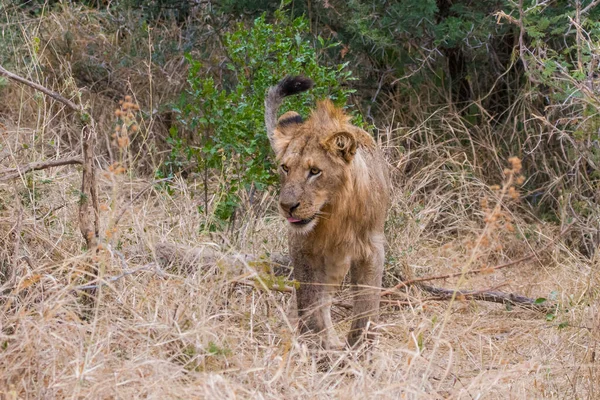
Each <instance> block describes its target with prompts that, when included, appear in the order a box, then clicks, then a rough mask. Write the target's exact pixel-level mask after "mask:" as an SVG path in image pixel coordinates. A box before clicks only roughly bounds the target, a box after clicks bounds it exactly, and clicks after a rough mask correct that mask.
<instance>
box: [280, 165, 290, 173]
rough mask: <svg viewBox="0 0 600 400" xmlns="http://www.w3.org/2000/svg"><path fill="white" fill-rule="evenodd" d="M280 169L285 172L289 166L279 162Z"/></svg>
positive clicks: (288, 169)
mask: <svg viewBox="0 0 600 400" xmlns="http://www.w3.org/2000/svg"><path fill="white" fill-rule="evenodd" d="M281 169H282V170H283V172H285V173H286V174H287V173H288V172H289V171H290V168H289V167H288V166H287V165H285V164H281Z"/></svg>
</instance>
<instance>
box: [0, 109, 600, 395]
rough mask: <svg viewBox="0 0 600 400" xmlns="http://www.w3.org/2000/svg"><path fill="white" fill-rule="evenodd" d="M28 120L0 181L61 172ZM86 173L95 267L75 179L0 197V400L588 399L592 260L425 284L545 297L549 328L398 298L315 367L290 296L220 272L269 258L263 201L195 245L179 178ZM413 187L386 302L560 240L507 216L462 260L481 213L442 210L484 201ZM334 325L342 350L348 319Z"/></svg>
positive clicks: (544, 258)
mask: <svg viewBox="0 0 600 400" xmlns="http://www.w3.org/2000/svg"><path fill="white" fill-rule="evenodd" d="M34 115H35V114H34ZM39 121H42V122H39ZM39 121H38V122H36V120H35V119H33V120H29V121H23V122H20V121H19V120H18V119H8V118H7V119H4V120H3V121H2V125H0V146H1V147H0V152H1V153H2V156H1V157H0V170H2V169H6V168H11V167H15V166H16V165H23V164H24V163H27V162H32V161H38V160H41V159H47V158H50V157H57V156H61V157H64V156H68V154H64V153H60V154H59V152H61V151H63V150H59V149H64V146H59V145H58V144H57V143H56V141H59V139H60V138H61V137H64V135H63V136H61V132H59V131H58V130H57V129H59V128H54V129H55V130H53V131H52V130H50V131H43V130H42V131H41V130H40V128H39V127H40V126H47V125H44V124H45V122H47V121H46V120H44V118H43V117H40V119H39ZM41 138H43V140H42V139H41ZM49 139H51V140H54V141H55V142H54V143H55V145H54V146H52V145H48V143H49ZM98 165H99V166H100V167H101V168H102V169H103V170H104V171H105V172H103V173H101V174H100V181H99V185H100V189H101V190H100V192H101V203H102V207H101V215H100V220H101V223H102V229H101V231H102V237H103V247H102V250H101V251H100V252H99V254H98V255H97V256H96V257H95V258H91V257H90V256H89V255H88V254H87V253H86V252H85V250H84V249H83V247H84V244H85V242H84V241H83V239H82V237H81V234H80V233H79V230H78V229H79V228H78V223H77V206H78V200H79V197H78V193H79V187H80V175H81V173H80V169H79V167H73V166H66V167H59V168H53V169H47V170H44V171H38V172H33V173H30V174H28V175H26V176H22V177H21V178H19V179H15V180H11V181H1V182H0V243H1V244H0V252H1V253H0V268H2V272H3V274H5V276H6V275H7V274H10V275H12V279H10V280H9V281H5V282H4V283H3V285H2V286H1V287H0V290H1V297H0V398H2V399H21V398H22V399H33V398H94V399H96V398H123V399H130V398H155V399H165V398H211V399H222V398H286V399H288V398H289V399H294V398H341V399H351V398H357V397H359V396H360V397H362V398H377V399H385V398H401V399H402V398H419V399H441V398H451V399H532V398H561V399H562V398H568V399H572V398H580V399H594V398H598V397H599V396H600V372H598V369H597V368H598V367H597V360H596V357H597V356H596V345H597V343H598V340H599V339H600V337H599V335H598V328H599V323H600V320H599V318H600V317H599V313H598V311H599V310H598V308H599V303H598V283H599V282H598V281H599V279H598V274H597V273H596V271H597V269H598V267H599V261H598V259H597V258H596V259H595V260H591V261H590V260H588V259H584V258H582V257H580V256H579V255H578V254H577V253H575V252H573V251H571V250H569V248H567V247H566V246H565V245H563V244H562V242H561V241H558V242H557V244H556V245H554V246H552V247H551V249H550V250H549V251H546V252H543V253H540V254H539V255H538V256H537V257H535V258H534V259H533V260H531V261H529V262H527V263H522V264H518V265H515V266H513V267H510V268H507V269H503V270H501V271H497V272H494V273H489V274H486V275H476V276H474V277H471V278H468V279H467V278H463V279H458V278H455V279H448V280H443V281H437V282H436V284H439V285H442V286H445V287H457V286H458V285H460V287H461V288H475V289H496V290H503V291H507V292H514V293H519V294H522V295H526V296H530V297H532V298H539V297H544V298H547V299H548V301H552V302H555V303H556V304H557V305H558V309H557V310H556V312H555V313H553V314H550V315H546V314H544V313H540V312H536V311H531V310H525V309H519V308H516V307H515V308H510V307H506V306H503V305H500V304H492V303H483V302H475V301H465V300H460V299H457V300H455V301H452V302H450V301H438V300H436V299H435V298H432V296H431V295H429V294H427V293H425V292H421V291H419V290H417V289H415V288H412V289H411V290H410V291H409V292H408V293H400V294H399V295H398V296H399V297H398V298H399V299H401V300H402V301H401V302H397V303H392V304H389V305H387V306H386V307H385V308H384V309H383V311H382V317H381V320H380V323H379V332H380V335H379V338H378V340H377V343H376V346H375V347H374V348H373V349H372V350H371V351H370V352H367V353H359V352H350V351H342V352H329V353H325V352H320V351H316V350H311V349H309V348H307V346H306V343H305V342H303V341H302V340H298V337H297V336H296V335H295V333H294V315H293V314H294V307H293V302H294V300H293V295H292V294H291V293H287V292H280V291H275V290H264V289H261V284H260V283H259V284H254V283H255V282H256V281H257V280H260V279H257V276H258V277H262V280H263V282H264V281H265V279H267V278H265V275H264V273H263V272H262V265H261V263H256V262H254V263H244V262H240V261H238V262H233V261H232V257H231V256H235V255H238V254H250V255H254V256H257V257H261V256H265V255H267V254H269V253H271V252H284V251H285V231H284V226H283V223H282V221H281V220H280V219H279V218H278V217H277V216H276V213H275V212H274V211H273V209H274V207H272V204H271V202H272V197H271V195H269V194H265V195H264V197H262V198H261V200H260V202H259V204H257V205H255V210H254V211H253V212H252V213H247V215H246V216H245V217H244V218H242V219H238V222H237V224H238V225H237V226H236V228H235V229H234V230H233V231H230V232H227V233H225V234H213V235H201V234H199V232H200V226H201V224H203V223H206V222H207V221H206V217H205V216H203V215H201V214H199V213H198V211H197V206H198V205H199V202H200V200H199V199H200V198H201V197H202V196H201V194H202V193H203V189H202V187H201V185H200V183H197V182H195V181H194V179H193V177H192V178H190V179H188V180H187V181H182V180H177V179H175V180H173V181H172V182H171V189H172V194H167V192H166V191H165V190H161V189H160V185H156V184H154V185H153V183H152V181H151V180H149V179H145V178H137V177H135V176H136V174H135V173H133V172H131V173H125V174H117V175H115V174H112V173H109V172H108V171H107V170H106V163H103V162H102V160H100V161H99V164H98ZM436 174H438V175H437V178H435V179H436V181H444V179H449V178H450V177H452V179H454V180H456V182H458V184H453V185H451V186H449V187H448V189H447V190H446V192H444V191H439V192H438V193H434V195H432V196H429V197H419V196H417V195H416V194H415V193H416V192H417V190H415V188H418V187H420V186H425V185H426V183H425V182H426V181H427V180H429V182H430V181H432V179H433V177H434V176H436ZM439 174H442V175H439ZM396 175H397V174H396ZM414 179H415V180H414V181H412V182H406V181H402V178H401V177H398V176H396V179H395V182H396V187H395V194H394V206H393V209H392V211H391V213H390V221H389V223H388V228H387V231H388V232H387V236H388V241H389V251H388V263H387V266H386V270H387V272H386V277H385V284H386V286H388V287H389V286H391V285H393V284H396V283H397V282H398V280H399V277H400V275H401V274H404V275H405V276H406V275H407V274H409V275H413V276H415V277H421V276H434V275H440V274H444V273H449V272H459V271H461V270H466V269H473V268H479V267H481V266H484V265H490V266H491V265H495V264H497V263H501V262H506V261H510V260H512V259H516V258H518V257H520V256H523V255H525V254H528V253H530V252H531V251H532V250H535V249H540V248H542V247H543V246H544V245H545V244H547V243H549V242H550V241H551V240H552V239H553V238H554V237H555V236H556V235H557V234H558V232H559V231H560V229H559V228H558V227H556V226H553V225H550V224H544V223H541V222H537V221H535V220H534V219H533V218H530V217H527V218H525V217H520V216H519V214H518V212H517V211H515V213H514V214H512V216H511V219H512V224H513V225H514V231H513V230H510V231H509V230H507V229H506V227H505V226H495V227H492V232H491V233H490V234H489V235H488V236H489V240H486V242H487V241H489V243H483V244H482V243H480V245H479V246H478V245H477V242H478V240H479V239H481V238H482V237H483V236H484V230H485V229H489V228H490V226H489V223H488V224H487V228H486V224H485V223H484V222H483V219H484V217H485V210H483V208H482V209H480V211H479V212H476V213H471V214H468V213H463V214H460V213H456V214H455V215H453V216H451V218H450V219H448V218H449V217H448V216H447V214H448V212H449V211H448V210H453V209H454V207H458V206H456V205H457V204H459V203H460V204H463V203H465V204H467V203H468V204H471V205H472V206H473V207H479V204H480V201H481V199H482V198H484V197H486V196H487V197H489V199H490V202H492V203H493V204H495V201H496V200H495V198H494V193H495V192H494V191H491V190H489V188H487V187H486V186H485V185H483V184H482V183H481V182H478V181H477V180H475V179H471V180H467V178H465V177H464V176H461V175H460V174H458V175H456V176H451V175H443V173H442V170H441V169H436V168H435V166H432V167H431V170H430V171H429V172H428V173H427V174H425V175H422V176H419V175H418V174H417V175H416V176H415V178H414ZM407 188H412V189H411V190H408V189H407ZM452 188H454V189H452ZM434 192H435V191H434ZM140 193H141V195H139V197H137V196H138V194H140ZM496 193H497V192H496ZM132 199H135V200H134V201H133V202H132V203H131V200H132ZM213 200H214V198H213ZM449 203H451V204H449ZM493 204H492V205H493ZM505 206H506V207H503V208H502V210H504V211H503V213H507V214H510V212H511V210H518V209H519V207H518V204H514V203H510V202H508V201H507V202H506V204H505ZM458 208H460V207H458ZM124 209H125V210H126V212H125V214H124V216H123V218H122V219H121V220H120V222H119V224H118V225H117V226H116V227H114V226H113V224H114V221H115V218H116V215H118V214H119V212H120V211H121V210H124ZM462 209H465V206H464V204H463V206H462ZM442 216H444V218H445V219H444V218H442ZM440 218H442V219H441V220H440ZM440 221H441V222H440ZM457 227H460V229H458V228H457ZM113 228H114V229H113ZM160 242H168V243H176V244H181V245H187V246H208V248H211V249H213V250H212V251H214V252H216V254H217V255H221V256H222V257H221V256H219V257H217V260H215V261H208V262H197V263H192V264H190V263H187V264H186V263H175V264H171V265H167V264H166V263H165V262H164V260H162V258H161V257H160V254H157V252H156V249H157V248H156V244H157V243H160ZM91 263H96V265H99V267H100V278H99V282H103V283H105V285H100V286H98V289H97V291H96V296H97V300H96V302H95V303H92V302H90V301H89V299H88V298H87V296H86V294H85V293H86V292H85V291H83V290H82V286H85V285H87V284H88V283H89V280H90V271H91V268H92V266H91ZM257 270H258V272H257ZM129 272H131V273H129ZM96 283H98V282H96ZM267 284H268V283H267ZM343 295H344V293H341V297H343ZM335 312H336V321H337V322H338V323H339V325H338V326H339V332H340V334H341V335H343V333H344V332H345V330H346V329H347V328H348V321H347V318H348V313H347V310H346V309H345V308H343V307H336V308H335Z"/></svg>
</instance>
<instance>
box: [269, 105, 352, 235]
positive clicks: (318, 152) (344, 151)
mask: <svg viewBox="0 0 600 400" xmlns="http://www.w3.org/2000/svg"><path fill="white" fill-rule="evenodd" d="M326 106H328V104H326ZM331 110H334V111H335V109H333V108H331ZM317 116H318V114H317ZM326 116H327V117H328V120H326V121H325V122H329V123H327V124H324V123H323V122H324V121H323V118H321V119H319V118H316V117H315V115H313V117H312V118H311V119H309V120H308V121H306V122H303V121H302V119H301V118H300V117H299V115H298V114H296V113H291V112H290V113H286V114H284V115H283V116H282V117H281V118H280V119H279V124H278V126H277V129H276V132H275V139H276V140H275V147H274V149H275V151H276V153H277V160H278V163H279V174H280V177H281V192H280V197H279V211H280V213H281V215H282V216H283V217H284V218H286V220H287V221H288V224H289V226H290V227H291V229H292V232H295V233H308V232H310V231H311V230H312V229H314V228H315V226H317V224H318V223H319V220H320V219H327V218H328V212H327V205H328V204H330V203H332V202H334V201H335V199H336V197H337V196H339V195H340V193H342V192H343V191H344V190H345V187H346V185H347V183H348V179H349V178H348V177H349V168H350V164H351V162H352V159H353V157H354V154H355V152H356V145H357V142H356V138H355V136H354V133H352V131H351V130H348V129H343V128H345V127H343V126H340V124H332V123H331V121H334V122H335V121H336V120H332V119H331V118H330V116H328V115H327V114H326ZM315 119H316V120H315ZM341 121H343V122H345V120H344V119H342V120H341Z"/></svg>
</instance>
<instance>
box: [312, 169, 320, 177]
mask: <svg viewBox="0 0 600 400" xmlns="http://www.w3.org/2000/svg"><path fill="white" fill-rule="evenodd" d="M320 173H321V170H320V169H319V168H315V167H312V168H311V169H310V176H317V175H319V174H320Z"/></svg>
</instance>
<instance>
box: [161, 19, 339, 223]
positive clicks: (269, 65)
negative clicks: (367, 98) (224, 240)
mask: <svg viewBox="0 0 600 400" xmlns="http://www.w3.org/2000/svg"><path fill="white" fill-rule="evenodd" d="M308 34H309V26H308V22H307V20H306V19H305V18H303V17H299V18H296V19H291V18H289V17H287V16H286V14H285V13H284V12H283V11H277V12H276V13H275V19H274V21H273V22H272V23H269V22H267V21H266V18H265V16H264V15H263V16H261V17H259V18H257V19H256V20H254V22H253V23H252V25H251V26H247V25H244V24H243V23H239V24H238V25H237V26H236V27H235V28H234V29H232V30H231V31H230V32H229V33H227V34H225V35H224V37H223V38H222V44H223V51H224V52H225V56H226V62H225V63H224V64H223V66H224V68H223V69H222V70H218V71H215V70H214V69H212V70H210V71H207V69H205V68H204V65H203V64H202V63H201V62H200V61H198V60H196V59H195V58H194V57H192V56H190V55H188V56H187V60H188V61H189V63H190V72H189V77H188V82H189V91H188V93H187V96H186V97H185V99H184V102H183V103H184V104H183V105H182V107H181V109H180V111H181V114H180V115H181V117H182V122H183V123H185V124H186V126H187V127H188V129H190V130H192V131H193V132H195V135H194V137H193V138H192V140H191V141H190V140H187V141H186V140H185V139H184V135H181V134H180V133H179V132H178V131H176V130H173V131H172V132H171V140H172V142H173V143H177V146H175V147H174V149H176V151H179V152H183V153H185V154H186V156H187V158H188V159H192V160H195V161H196V162H197V168H198V171H202V172H204V174H205V177H206V179H205V184H208V182H209V181H214V180H211V179H210V177H211V176H212V177H215V176H220V177H221V179H219V180H218V181H219V185H220V189H221V190H220V191H219V193H221V194H222V195H221V197H220V200H219V201H218V203H217V205H216V207H215V208H214V209H213V210H212V211H213V212H214V214H215V216H216V217H217V218H218V219H219V220H221V221H226V220H228V219H229V218H231V216H232V215H233V213H234V211H235V209H236V207H237V206H238V204H239V201H240V193H241V192H242V191H253V190H265V188H267V187H268V186H270V185H271V184H273V183H274V182H275V177H276V175H275V174H274V173H273V165H272V163H271V159H272V154H271V148H270V146H269V142H268V139H267V136H266V129H265V126H264V96H265V93H266V91H267V89H268V87H269V86H271V85H274V84H276V83H277V82H278V81H279V80H280V79H281V78H283V77H284V76H285V75H298V74H303V75H306V76H308V77H310V78H312V79H313V80H314V81H315V88H314V89H313V90H312V91H310V92H309V93H307V94H305V95H302V96H295V97H293V98H290V99H289V100H288V101H286V103H285V104H284V106H283V110H282V111H285V109H294V110H296V111H298V112H300V113H301V114H305V115H306V114H307V113H308V112H309V109H310V108H311V107H313V106H314V103H315V101H316V99H318V98H323V97H325V96H328V97H329V98H331V99H332V100H333V101H334V102H335V103H336V104H338V105H340V106H341V105H344V104H345V103H346V100H347V96H348V94H349V93H350V90H349V89H345V88H344V87H343V83H344V82H345V81H347V80H348V79H351V73H350V72H349V71H347V70H346V65H345V64H342V65H337V66H333V67H329V66H324V65H321V64H320V63H319V52H320V51H323V50H324V49H326V48H328V47H330V46H335V45H334V44H329V43H326V42H325V41H324V40H323V39H321V38H317V40H316V43H315V44H313V43H311V42H310V41H308V40H307V37H308ZM198 144H199V145H198ZM209 171H212V172H213V174H210V175H209ZM204 206H205V207H206V206H207V201H205V205H204ZM204 211H208V210H204ZM213 228H214V226H213Z"/></svg>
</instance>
